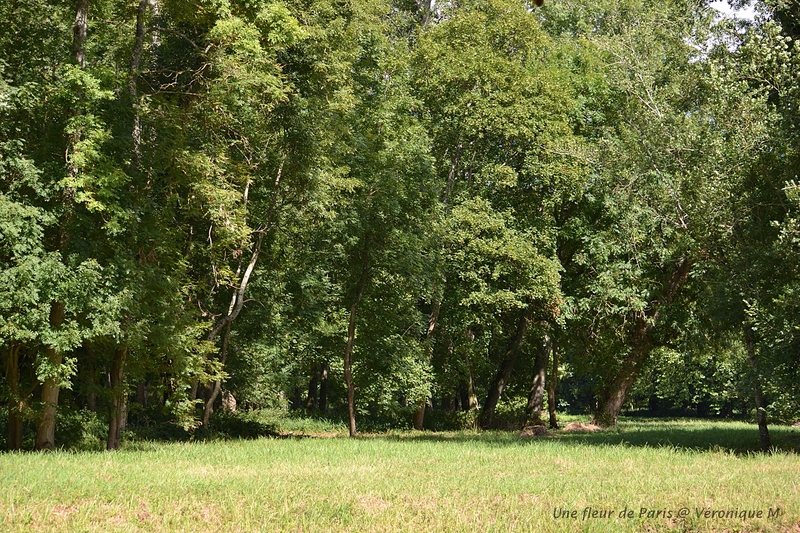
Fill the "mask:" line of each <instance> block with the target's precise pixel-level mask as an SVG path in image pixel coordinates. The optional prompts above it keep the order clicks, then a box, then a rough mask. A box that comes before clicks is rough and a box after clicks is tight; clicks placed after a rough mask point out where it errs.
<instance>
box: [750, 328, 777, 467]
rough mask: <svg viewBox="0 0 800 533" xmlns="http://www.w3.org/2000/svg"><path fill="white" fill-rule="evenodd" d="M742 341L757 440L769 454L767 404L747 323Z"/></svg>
mask: <svg viewBox="0 0 800 533" xmlns="http://www.w3.org/2000/svg"><path fill="white" fill-rule="evenodd" d="M744 341H745V347H746V348H747V359H748V360H749V361H750V368H752V370H753V389H754V393H755V402H756V419H757V421H758V438H759V440H760V442H761V450H762V451H764V452H769V451H770V448H772V445H771V443H770V440H769V428H768V427H767V411H766V409H767V402H766V401H765V400H764V392H763V391H762V390H761V379H760V377H759V375H758V360H757V359H756V337H755V332H754V331H753V327H752V325H751V324H749V323H745V326H744Z"/></svg>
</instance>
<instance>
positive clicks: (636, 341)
mask: <svg viewBox="0 0 800 533" xmlns="http://www.w3.org/2000/svg"><path fill="white" fill-rule="evenodd" d="M691 268H692V261H691V260H690V258H689V257H684V258H683V259H682V260H681V262H680V263H679V264H678V266H677V267H676V268H675V270H674V271H673V272H672V275H671V276H670V279H669V280H668V281H667V283H666V285H664V288H663V290H662V293H661V296H660V298H658V299H657V300H656V301H654V302H652V303H651V304H650V306H649V309H645V310H643V311H640V312H639V313H637V314H636V319H635V321H634V326H633V332H632V335H631V351H630V353H629V354H628V356H627V357H626V358H625V361H624V363H623V365H622V366H621V367H620V369H619V371H618V372H617V375H616V376H615V377H614V379H613V380H612V381H611V383H610V384H609V385H608V386H607V387H606V389H605V392H604V393H603V396H602V397H601V398H600V404H599V405H598V409H597V411H595V413H594V417H593V419H592V423H594V424H597V425H599V426H603V427H607V426H612V425H616V423H617V417H618V416H619V413H620V412H621V411H622V406H623V404H624V402H625V397H626V396H627V394H628V391H629V390H630V388H631V386H632V385H633V383H634V382H635V381H636V378H637V377H638V376H639V372H640V371H641V369H642V367H643V366H644V363H645V362H646V361H647V358H648V357H649V356H650V352H651V351H652V350H653V348H654V347H655V343H654V341H653V338H652V336H651V335H652V331H653V328H654V327H655V324H656V323H658V317H659V314H660V309H661V306H663V305H665V304H668V303H669V302H671V301H672V300H673V299H674V298H675V296H676V295H677V294H678V290H679V289H680V288H681V286H682V285H683V284H684V282H685V281H686V280H687V279H688V277H689V273H690V272H691Z"/></svg>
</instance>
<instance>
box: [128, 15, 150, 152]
mask: <svg viewBox="0 0 800 533" xmlns="http://www.w3.org/2000/svg"><path fill="white" fill-rule="evenodd" d="M149 5H150V2H149V0H140V1H139V8H138V9H137V10H136V36H135V38H134V41H133V52H132V53H131V67H130V72H129V75H128V94H129V95H130V97H131V104H132V106H133V127H132V128H131V139H132V140H133V167H134V168H138V167H139V164H140V163H141V158H142V149H141V145H142V120H141V116H140V109H139V92H138V90H137V83H138V81H139V67H140V64H141V61H142V51H143V50H144V19H145V17H146V15H147V7H148V6H149Z"/></svg>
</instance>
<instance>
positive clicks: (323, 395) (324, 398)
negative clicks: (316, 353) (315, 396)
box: [319, 361, 329, 415]
mask: <svg viewBox="0 0 800 533" xmlns="http://www.w3.org/2000/svg"><path fill="white" fill-rule="evenodd" d="M328 370H329V366H328V363H327V361H326V362H324V363H322V373H321V375H320V378H319V412H320V413H322V414H323V415H324V414H327V413H328Z"/></svg>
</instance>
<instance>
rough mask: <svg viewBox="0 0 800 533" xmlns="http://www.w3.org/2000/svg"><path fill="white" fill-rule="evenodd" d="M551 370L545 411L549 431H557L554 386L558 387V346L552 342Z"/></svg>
mask: <svg viewBox="0 0 800 533" xmlns="http://www.w3.org/2000/svg"><path fill="white" fill-rule="evenodd" d="M552 352H553V369H552V370H551V372H550V381H549V382H548V383H547V410H548V412H549V414H550V429H558V419H557V417H556V386H557V385H558V345H557V344H556V343H555V342H553V347H552Z"/></svg>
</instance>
